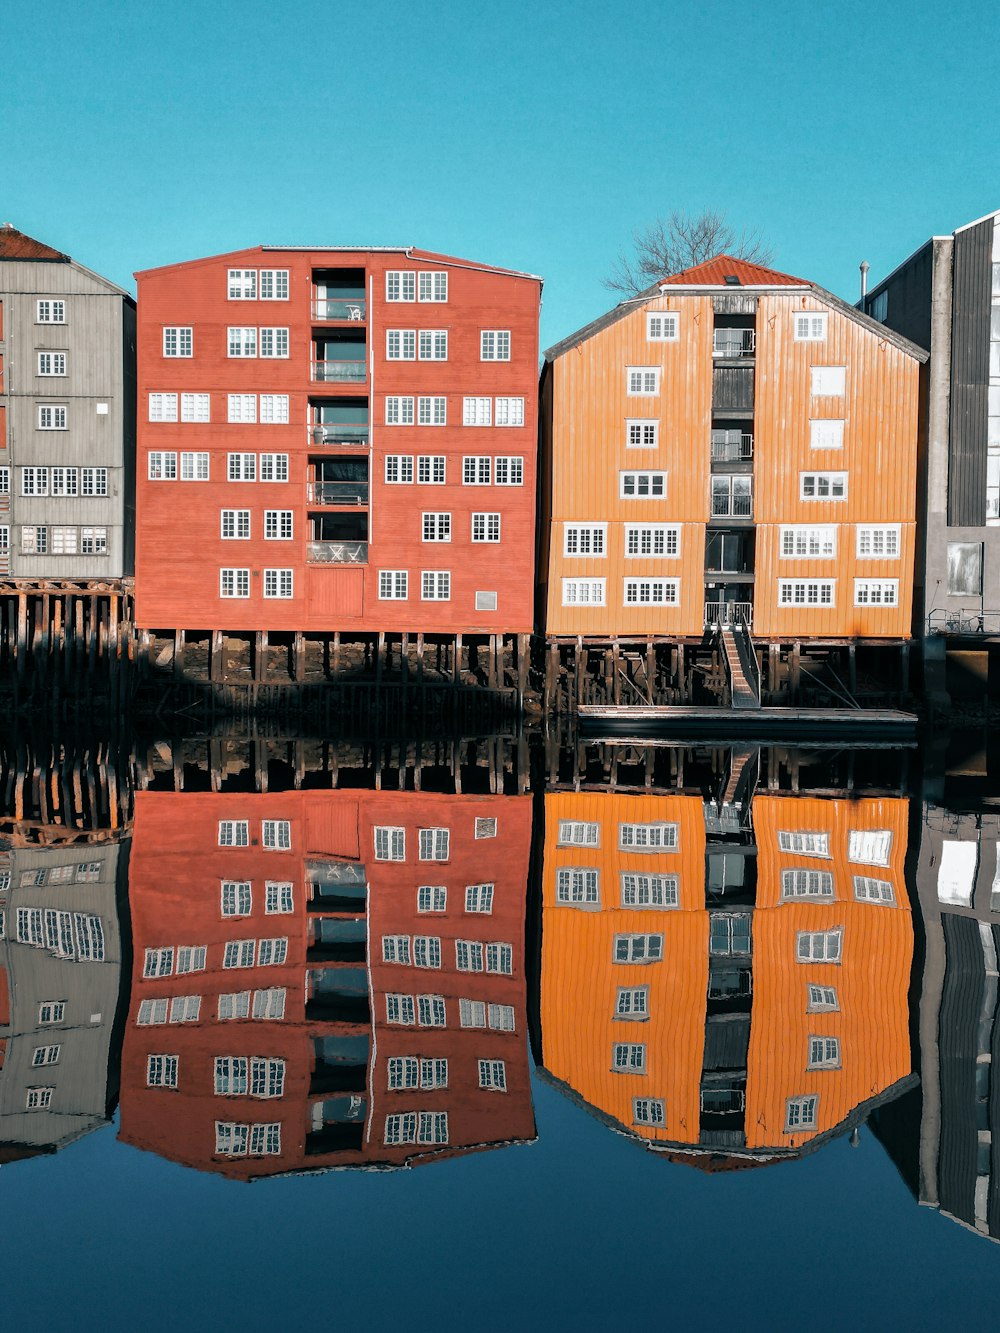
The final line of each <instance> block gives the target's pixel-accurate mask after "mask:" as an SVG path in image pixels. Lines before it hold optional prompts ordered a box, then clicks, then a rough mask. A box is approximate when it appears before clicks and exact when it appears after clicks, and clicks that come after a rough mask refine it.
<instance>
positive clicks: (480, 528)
mask: <svg viewBox="0 0 1000 1333" xmlns="http://www.w3.org/2000/svg"><path fill="white" fill-rule="evenodd" d="M472 540H473V541H474V542H498V541H499V540H500V515H499V514H473V515H472Z"/></svg>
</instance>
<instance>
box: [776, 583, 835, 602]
mask: <svg viewBox="0 0 1000 1333" xmlns="http://www.w3.org/2000/svg"><path fill="white" fill-rule="evenodd" d="M836 586H837V584H836V580H835V579H779V580H778V605H779V606H833V605H834V589H835V588H836Z"/></svg>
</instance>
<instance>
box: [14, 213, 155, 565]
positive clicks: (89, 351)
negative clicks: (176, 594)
mask: <svg viewBox="0 0 1000 1333" xmlns="http://www.w3.org/2000/svg"><path fill="white" fill-rule="evenodd" d="M134 520H135V301H134V300H133V299H132V297H131V296H130V295H129V294H128V293H127V292H125V291H123V290H122V289H121V288H120V287H116V286H115V285H114V283H112V282H109V281H108V280H107V279H106V278H102V277H100V276H99V275H98V274H96V273H92V272H91V271H90V270H89V269H86V268H84V267H83V265H82V264H78V263H76V261H75V260H72V259H70V257H69V256H68V255H65V254H62V253H61V252H60V251H58V250H54V249H52V247H51V246H48V245H45V244H43V243H42V242H40V241H36V240H33V239H32V238H31V237H30V236H25V235H24V234H23V233H22V232H19V231H18V230H17V229H16V228H14V227H13V226H12V225H11V224H10V223H9V222H8V223H4V224H3V225H2V226H0V576H7V577H9V578H12V579H17V580H19V581H20V580H32V581H39V580H63V581H65V580H78V579H83V580H97V581H105V580H114V579H120V578H121V577H122V576H123V575H127V574H130V573H131V572H132V569H133V550H134Z"/></svg>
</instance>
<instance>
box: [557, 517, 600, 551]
mask: <svg viewBox="0 0 1000 1333" xmlns="http://www.w3.org/2000/svg"><path fill="white" fill-rule="evenodd" d="M607 531H608V525H607V524H606V523H564V524H563V554H564V555H580V556H583V555H588V556H603V555H606V554H607V551H606V547H605V542H606V538H607Z"/></svg>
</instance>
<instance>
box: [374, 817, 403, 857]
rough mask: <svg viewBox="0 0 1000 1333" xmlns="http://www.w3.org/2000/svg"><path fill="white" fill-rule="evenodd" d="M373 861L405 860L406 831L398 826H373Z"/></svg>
mask: <svg viewBox="0 0 1000 1333" xmlns="http://www.w3.org/2000/svg"><path fill="white" fill-rule="evenodd" d="M374 836H375V860H376V861H405V860H406V829H405V828H400V827H399V826H398V825H391V824H377V825H376V826H375V835H374Z"/></svg>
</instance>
